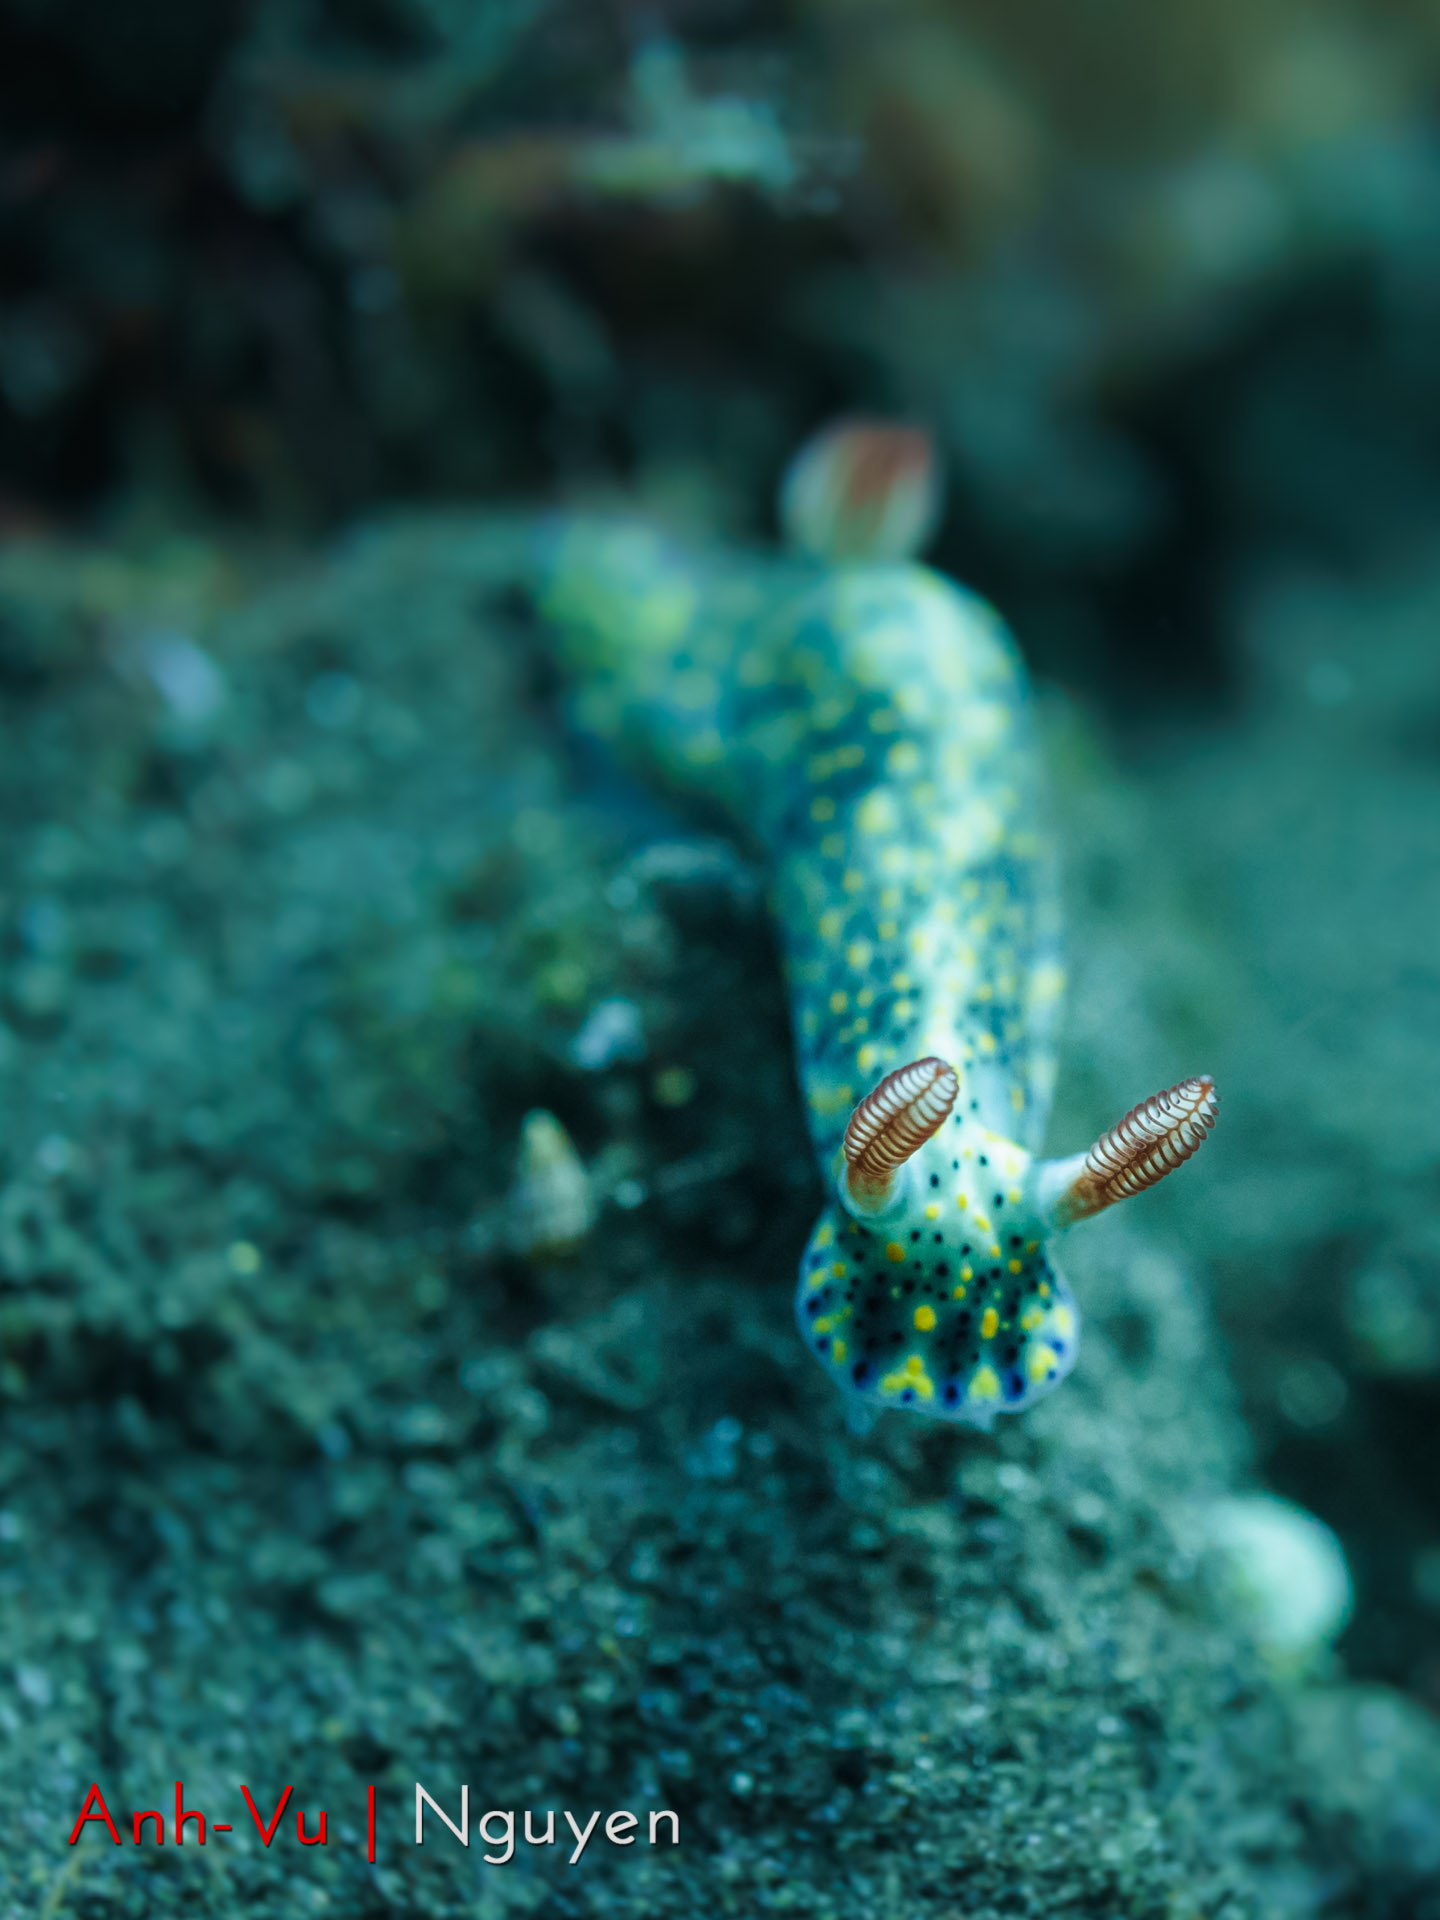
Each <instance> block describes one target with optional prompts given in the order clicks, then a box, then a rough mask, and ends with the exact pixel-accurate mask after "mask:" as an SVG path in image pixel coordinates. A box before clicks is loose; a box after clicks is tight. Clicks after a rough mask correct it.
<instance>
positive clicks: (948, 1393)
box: [944, 1380, 960, 1407]
mask: <svg viewBox="0 0 1440 1920" xmlns="http://www.w3.org/2000/svg"><path fill="white" fill-rule="evenodd" d="M959 1398H960V1389H959V1387H957V1386H956V1384H955V1382H954V1381H953V1380H947V1381H946V1382H945V1393H944V1400H945V1404H946V1406H947V1407H953V1406H954V1404H955V1402H956V1401H957V1400H958V1399H959Z"/></svg>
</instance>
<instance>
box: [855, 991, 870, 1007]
mask: <svg viewBox="0 0 1440 1920" xmlns="http://www.w3.org/2000/svg"><path fill="white" fill-rule="evenodd" d="M855 1004H856V1006H857V1007H871V1006H874V1004H875V989H874V988H873V987H861V989H860V991H859V993H857V994H856V996H855Z"/></svg>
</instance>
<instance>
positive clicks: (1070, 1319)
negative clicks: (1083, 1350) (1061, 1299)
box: [1050, 1305, 1075, 1340]
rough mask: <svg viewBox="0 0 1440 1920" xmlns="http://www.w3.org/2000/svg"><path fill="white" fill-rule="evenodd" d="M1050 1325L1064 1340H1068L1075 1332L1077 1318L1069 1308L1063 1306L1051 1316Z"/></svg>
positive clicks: (1057, 1308)
mask: <svg viewBox="0 0 1440 1920" xmlns="http://www.w3.org/2000/svg"><path fill="white" fill-rule="evenodd" d="M1050 1324H1051V1325H1052V1326H1053V1327H1054V1329H1055V1331H1056V1333H1058V1334H1059V1336H1060V1338H1061V1339H1062V1340H1068V1339H1069V1338H1070V1336H1071V1334H1072V1333H1074V1331H1075V1316H1074V1314H1073V1313H1072V1312H1071V1311H1070V1309H1069V1307H1067V1306H1064V1305H1061V1306H1058V1307H1056V1309H1055V1311H1054V1313H1053V1314H1052V1315H1051V1321H1050Z"/></svg>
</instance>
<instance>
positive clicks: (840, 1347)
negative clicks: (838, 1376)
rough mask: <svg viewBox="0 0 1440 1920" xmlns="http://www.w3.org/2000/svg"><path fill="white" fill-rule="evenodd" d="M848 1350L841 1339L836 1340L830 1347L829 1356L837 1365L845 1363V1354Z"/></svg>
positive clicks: (840, 1365)
mask: <svg viewBox="0 0 1440 1920" xmlns="http://www.w3.org/2000/svg"><path fill="white" fill-rule="evenodd" d="M849 1351H850V1349H849V1348H848V1347H847V1346H846V1344H845V1342H844V1341H843V1340H836V1341H835V1342H834V1344H833V1345H832V1346H831V1348H830V1357H831V1359H832V1360H833V1361H834V1362H835V1364H836V1366H837V1367H843V1366H844V1364H845V1355H846V1354H847V1353H848V1352H849Z"/></svg>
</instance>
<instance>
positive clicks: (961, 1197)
mask: <svg viewBox="0 0 1440 1920" xmlns="http://www.w3.org/2000/svg"><path fill="white" fill-rule="evenodd" d="M955 1204H956V1206H957V1207H959V1209H960V1211H961V1212H962V1213H963V1212H964V1211H965V1209H966V1207H968V1206H969V1204H970V1201H969V1199H968V1198H967V1196H966V1195H965V1194H963V1193H957V1194H956V1196H955Z"/></svg>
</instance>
